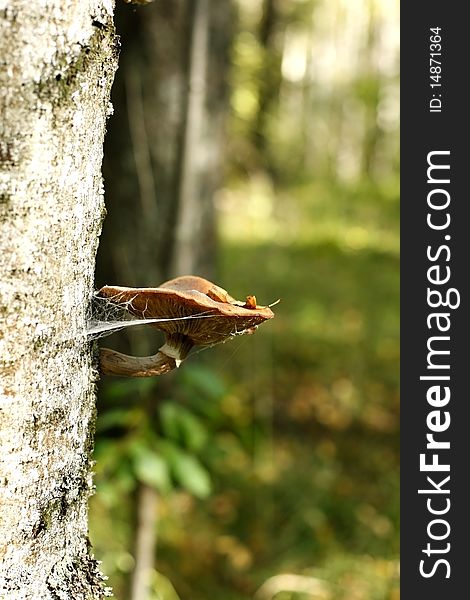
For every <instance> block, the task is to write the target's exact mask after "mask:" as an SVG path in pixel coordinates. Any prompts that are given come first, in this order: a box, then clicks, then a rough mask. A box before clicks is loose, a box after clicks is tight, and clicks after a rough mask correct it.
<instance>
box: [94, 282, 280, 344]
mask: <svg viewBox="0 0 470 600" xmlns="http://www.w3.org/2000/svg"><path fill="white" fill-rule="evenodd" d="M98 296H99V297H102V298H107V299H108V300H109V301H110V302H113V303H116V304H125V305H126V308H127V310H128V311H129V312H131V313H132V314H133V315H135V316H136V317H138V318H141V319H160V318H161V319H163V318H170V319H175V318H176V319H178V318H181V317H196V316H203V317H207V318H201V319H197V318H194V319H186V320H184V319H180V320H174V321H163V322H159V323H153V324H152V325H153V326H154V327H156V328H158V329H161V330H162V331H164V332H165V333H166V334H167V336H169V337H170V338H171V337H173V336H174V335H176V334H177V335H178V336H180V335H183V336H185V338H186V339H187V342H188V344H189V345H190V346H191V345H200V346H208V345H212V344H217V343H219V342H223V341H225V340H226V339H227V338H229V337H230V336H232V335H234V334H237V333H243V332H247V331H248V330H252V329H253V328H254V327H257V326H258V325H260V324H261V323H263V322H264V321H266V320H268V319H272V317H273V316H274V314H273V312H272V310H271V309H270V308H269V307H265V306H256V299H254V300H253V298H255V297H254V296H250V297H249V298H250V301H248V300H247V302H246V303H245V302H239V301H237V300H234V299H233V298H232V297H231V296H230V295H229V294H228V293H227V292H226V291H225V290H224V289H222V288H220V287H218V286H216V285H214V284H213V283H211V282H210V281H207V280H206V279H203V278H202V277H194V276H184V277H177V278H176V279H171V280H170V281H166V282H165V283H163V284H162V285H161V286H159V287H158V288H127V287H118V286H105V287H103V288H101V289H100V290H99V292H98ZM253 305H254V306H255V307H253Z"/></svg>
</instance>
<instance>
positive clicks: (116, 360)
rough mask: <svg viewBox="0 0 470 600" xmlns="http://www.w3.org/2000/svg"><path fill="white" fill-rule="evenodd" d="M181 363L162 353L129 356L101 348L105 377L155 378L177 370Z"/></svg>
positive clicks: (101, 365) (102, 368)
mask: <svg viewBox="0 0 470 600" xmlns="http://www.w3.org/2000/svg"><path fill="white" fill-rule="evenodd" d="M179 362H180V361H178V362H177V361H176V360H175V359H174V358H172V357H171V356H168V355H166V354H164V353H163V352H160V351H159V352H157V353H156V354H154V355H153V356H129V355H127V354H121V352H116V350H110V349H109V348H100V370H101V372H102V373H103V374H105V375H118V376H121V377H153V376H154V375H164V374H165V373H168V372H169V371H172V370H173V369H176V367H177V366H179Z"/></svg>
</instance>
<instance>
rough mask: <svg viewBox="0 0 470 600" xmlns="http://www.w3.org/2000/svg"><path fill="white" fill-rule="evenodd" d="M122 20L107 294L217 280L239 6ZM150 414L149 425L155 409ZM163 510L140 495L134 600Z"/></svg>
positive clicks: (108, 164) (182, 3) (162, 385)
mask: <svg viewBox="0 0 470 600" xmlns="http://www.w3.org/2000/svg"><path fill="white" fill-rule="evenodd" d="M116 20H117V26H118V31H119V32H120V34H121V36H122V46H123V51H122V56H121V63H120V69H119V71H118V74H117V77H116V84H115V87H114V89H113V100H114V103H115V106H116V116H115V117H114V118H113V119H112V121H111V124H110V128H109V136H108V138H107V145H106V149H105V167H104V173H105V179H106V189H107V195H106V197H107V208H108V218H107V221H106V225H105V227H104V232H103V236H102V241H101V246H100V251H99V255H98V278H99V283H100V284H103V283H114V284H120V285H129V286H148V287H156V286H158V285H159V284H160V283H162V282H163V281H164V280H165V279H169V278H171V277H174V276H176V275H183V274H190V273H196V274H200V275H203V276H206V277H211V276H212V275H213V271H214V265H215V259H214V258H215V251H216V234H215V227H214V208H213V196H214V192H215V191H216V189H217V187H218V184H219V182H220V179H221V169H222V158H223V125H224V121H225V117H226V112H227V98H228V81H227V75H228V65H229V48H230V43H231V36H232V29H233V20H234V19H233V9H232V5H231V2H223V3H221V2H218V1H217V0H194V1H188V0H179V1H174V2H165V3H160V2H156V3H154V4H151V5H149V6H146V7H144V8H137V9H136V8H131V7H130V6H118V7H117V15H116ZM120 343H121V344H122V345H123V347H124V348H126V349H127V350H130V351H131V352H132V353H133V354H144V353H147V352H148V351H149V346H148V342H147V341H145V340H142V339H141V338H139V337H138V334H136V333H135V332H131V333H129V334H127V335H126V336H124V334H123V335H122V337H121V342H120ZM169 386H171V379H169V380H165V379H162V380H159V384H158V390H159V396H161V395H162V394H164V393H165V394H169V393H170V390H169ZM147 407H148V409H147V410H148V411H149V418H150V416H151V415H152V413H153V412H154V411H155V409H156V407H155V402H153V403H148V402H147ZM157 504H158V498H157V492H155V491H154V490H152V489H151V488H148V487H147V486H145V485H144V484H142V485H141V487H140V489H139V491H138V494H137V500H136V513H137V514H136V520H137V528H136V542H135V556H134V558H135V561H136V565H135V569H134V578H133V582H132V585H131V588H132V592H131V597H132V600H143V599H145V598H146V597H147V590H148V586H149V576H150V571H149V566H150V565H152V564H153V560H154V557H153V554H154V551H155V540H156V526H155V521H156V517H155V514H156V511H157ZM149 523H150V525H149ZM152 523H153V524H154V525H152ZM149 528H150V530H152V532H153V537H152V533H149ZM149 555H152V556H150V557H149Z"/></svg>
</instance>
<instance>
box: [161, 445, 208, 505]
mask: <svg viewBox="0 0 470 600" xmlns="http://www.w3.org/2000/svg"><path fill="white" fill-rule="evenodd" d="M171 467H172V473H173V475H174V477H175V479H176V480H177V481H178V482H179V483H180V484H181V485H182V486H183V487H184V488H185V489H186V490H187V491H188V492H190V493H191V494H193V495H194V496H196V497H197V498H207V496H209V494H210V493H211V480H210V477H209V473H208V472H207V471H206V469H205V468H204V467H203V466H202V465H201V463H200V462H199V461H198V460H197V459H196V458H194V456H191V455H189V454H186V453H185V452H181V451H178V452H177V453H175V454H174V456H173V460H172V464H171Z"/></svg>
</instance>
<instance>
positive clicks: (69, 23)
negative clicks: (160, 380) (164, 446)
mask: <svg viewBox="0 0 470 600" xmlns="http://www.w3.org/2000/svg"><path fill="white" fill-rule="evenodd" d="M113 10H114V2H113V1H112V0H68V1H67V2H65V1H63V0H0V375H1V382H2V383H1V387H0V490H1V491H0V494H1V499H0V597H1V598H8V599H9V600H20V599H30V598H31V599H33V598H34V600H43V599H53V600H57V599H66V598H67V599H72V598H73V599H76V600H80V599H85V598H86V599H91V598H101V597H102V596H103V595H105V592H104V591H103V585H102V577H101V575H100V573H99V570H98V568H97V565H96V562H95V561H94V559H93V558H92V557H91V555H90V550H89V542H88V537H87V531H88V528H87V501H88V496H89V494H90V491H91V471H90V467H91V458H90V455H91V451H92V446H93V429H94V421H95V408H94V404H95V403H94V400H95V398H94V378H95V373H94V371H93V360H92V355H91V348H90V345H89V344H88V343H87V340H86V335H85V330H86V313H87V307H88V303H89V299H90V295H91V292H92V286H93V272H94V258H95V253H96V249H97V245H98V236H99V233H100V229H101V222H102V219H103V214H104V205H103V186H102V178H101V163H102V155H103V150H102V148H103V138H104V133H105V122H106V116H107V114H108V112H109V93H110V87H111V83H112V80H113V77H114V71H115V69H116V66H117V38H116V36H115V33H114V25H113Z"/></svg>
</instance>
